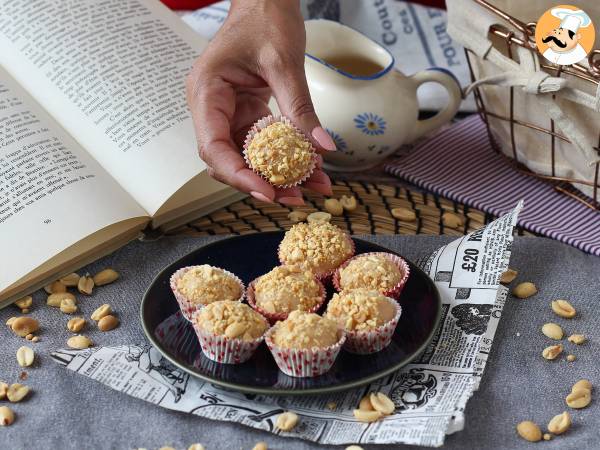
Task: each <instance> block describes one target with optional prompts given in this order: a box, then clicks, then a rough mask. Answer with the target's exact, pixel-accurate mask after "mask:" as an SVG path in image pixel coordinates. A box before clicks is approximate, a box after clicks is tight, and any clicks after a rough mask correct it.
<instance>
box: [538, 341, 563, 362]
mask: <svg viewBox="0 0 600 450" xmlns="http://www.w3.org/2000/svg"><path fill="white" fill-rule="evenodd" d="M562 351H563V346H562V345H561V344H558V345H551V346H549V347H546V348H545V349H544V350H543V351H542V356H543V357H544V358H545V359H550V360H552V359H556V358H557V356H558V355H560V354H561V353H562Z"/></svg>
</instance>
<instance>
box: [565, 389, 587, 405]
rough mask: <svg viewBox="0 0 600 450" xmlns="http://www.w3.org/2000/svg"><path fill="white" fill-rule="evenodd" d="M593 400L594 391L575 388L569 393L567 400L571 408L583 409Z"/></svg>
mask: <svg viewBox="0 0 600 450" xmlns="http://www.w3.org/2000/svg"><path fill="white" fill-rule="evenodd" d="M591 401H592V393H591V391H590V390H589V389H581V388H578V389H573V391H572V392H571V393H570V394H569V395H567V398H566V399H565V402H566V403H567V406H568V407H569V408H573V409H581V408H585V407H586V406H587V405H589V404H590V402H591Z"/></svg>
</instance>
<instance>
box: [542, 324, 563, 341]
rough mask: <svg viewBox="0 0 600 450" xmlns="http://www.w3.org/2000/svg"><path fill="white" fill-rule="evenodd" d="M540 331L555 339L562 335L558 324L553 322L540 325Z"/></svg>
mask: <svg viewBox="0 0 600 450" xmlns="http://www.w3.org/2000/svg"><path fill="white" fill-rule="evenodd" d="M542 333H544V335H545V336H546V337H549V338H550V339H555V340H557V341H560V340H561V339H562V338H563V336H564V333H563V330H562V328H561V327H560V325H557V324H555V323H545V324H544V325H543V326H542Z"/></svg>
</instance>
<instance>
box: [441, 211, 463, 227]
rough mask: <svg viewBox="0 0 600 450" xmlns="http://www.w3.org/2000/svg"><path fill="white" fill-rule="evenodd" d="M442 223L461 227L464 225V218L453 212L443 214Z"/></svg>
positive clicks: (447, 225)
mask: <svg viewBox="0 0 600 450" xmlns="http://www.w3.org/2000/svg"><path fill="white" fill-rule="evenodd" d="M442 223H443V224H444V226H446V227H448V228H460V227H462V226H463V225H464V221H463V218H462V217H461V216H459V215H456V214H454V213H451V212H445V213H444V214H442Z"/></svg>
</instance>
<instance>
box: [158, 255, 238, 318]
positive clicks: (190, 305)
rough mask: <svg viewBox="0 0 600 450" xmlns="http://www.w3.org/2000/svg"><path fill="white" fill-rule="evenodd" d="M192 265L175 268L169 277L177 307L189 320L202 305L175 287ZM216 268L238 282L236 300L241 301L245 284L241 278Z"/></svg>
mask: <svg viewBox="0 0 600 450" xmlns="http://www.w3.org/2000/svg"><path fill="white" fill-rule="evenodd" d="M194 267H197V266H187V267H182V268H181V269H179V270H177V271H176V272H175V273H174V274H173V275H171V278H170V279H169V285H170V287H171V291H173V295H175V298H176V299H177V303H178V304H179V309H181V313H182V314H183V317H185V318H186V319H187V320H189V321H190V322H191V320H192V315H193V314H194V312H195V311H196V310H199V309H202V307H203V306H204V305H203V304H201V303H194V302H192V301H191V300H189V299H188V298H187V297H186V296H185V295H184V294H183V293H181V292H179V289H177V280H179V279H180V278H181V277H182V276H183V275H184V274H185V273H186V272H187V271H188V270H190V269H193V268H194ZM217 268H218V269H220V270H222V271H223V272H225V273H226V274H227V275H229V276H230V277H232V278H234V279H235V280H236V281H237V282H238V283H239V285H240V290H241V292H242V295H241V296H240V298H239V299H238V301H240V302H241V301H242V300H243V299H244V295H245V286H244V283H243V282H242V280H240V279H239V278H238V277H237V276H236V275H235V274H233V273H231V272H229V271H228V270H225V269H221V268H220V267H217Z"/></svg>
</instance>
